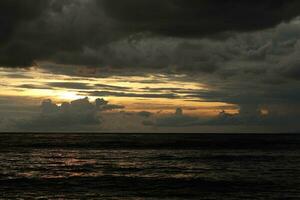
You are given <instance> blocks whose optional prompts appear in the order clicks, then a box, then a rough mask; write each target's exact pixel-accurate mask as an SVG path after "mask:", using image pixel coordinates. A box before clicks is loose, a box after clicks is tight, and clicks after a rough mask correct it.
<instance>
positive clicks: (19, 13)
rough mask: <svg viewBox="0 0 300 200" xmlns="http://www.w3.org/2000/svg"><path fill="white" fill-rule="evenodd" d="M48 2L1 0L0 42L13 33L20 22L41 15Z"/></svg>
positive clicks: (45, 0)
mask: <svg viewBox="0 0 300 200" xmlns="http://www.w3.org/2000/svg"><path fill="white" fill-rule="evenodd" d="M49 2H50V1H49V0H43V1H40V0H26V1H22V0H21V1H20V0H1V2H0V13H1V17H0V27H1V29H0V44H1V43H3V42H6V41H7V40H8V39H9V38H10V37H11V36H12V35H13V33H14V31H15V29H16V27H17V26H18V25H19V24H20V23H21V22H23V21H27V20H31V19H34V18H36V17H38V16H39V15H41V14H42V13H43V11H44V9H46V8H47V7H48V5H49Z"/></svg>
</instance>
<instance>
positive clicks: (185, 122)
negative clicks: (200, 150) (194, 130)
mask: <svg viewBox="0 0 300 200" xmlns="http://www.w3.org/2000/svg"><path fill="white" fill-rule="evenodd" d="M143 124H144V125H145V126H157V127H187V126H196V125H199V118H197V117H191V116H188V115H185V114H183V110H182V109H181V108H177V109H176V112H175V113H174V114H172V115H169V116H166V117H158V118H156V120H155V121H154V122H153V121H144V122H143Z"/></svg>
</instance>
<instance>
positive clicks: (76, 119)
mask: <svg viewBox="0 0 300 200" xmlns="http://www.w3.org/2000/svg"><path fill="white" fill-rule="evenodd" d="M122 108H124V107H123V106H119V105H112V104H108V102H107V101H105V100H104V99H96V100H95V102H94V103H91V102H90V101H89V99H88V98H84V99H78V100H74V101H72V102H70V103H62V104H61V105H57V104H55V103H53V102H52V101H51V100H44V101H43V102H42V104H41V106H40V114H38V116H37V117H33V118H32V119H30V120H25V121H24V122H19V121H18V122H16V123H17V126H18V127H19V128H21V129H22V130H33V131H38V130H43V131H45V130H50V131H51V130H53V131H55V130H77V131H80V130H86V129H87V130H91V129H92V128H94V129H95V130H97V129H98V131H99V128H100V127H99V125H100V124H101V111H107V110H114V109H122ZM91 127H92V128H91ZM77 128H78V129H77Z"/></svg>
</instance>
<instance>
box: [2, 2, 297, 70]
mask: <svg viewBox="0 0 300 200" xmlns="http://www.w3.org/2000/svg"><path fill="white" fill-rule="evenodd" d="M299 5H300V3H299V1H296V0H280V1H271V0H261V1H253V0H252V1H250V0H249V1H245V0H244V1H237V0H227V1H217V0H210V1H208V0H189V1H186V0H152V1H149V0H123V1H119V0H118V1H116V0H42V1H41V0H26V1H21V0H3V1H1V2H0V13H1V18H0V27H1V29H0V30H1V31H0V36H1V37H0V38H1V39H0V40H1V41H0V66H6V67H22V66H32V65H37V63H35V61H40V60H44V61H51V62H56V63H62V64H74V65H91V66H106V65H110V66H113V67H115V66H117V67H125V66H126V67H128V66H133V65H134V66H146V67H152V68H155V67H156V68H161V67H163V66H169V65H177V66H184V67H182V68H185V67H187V66H190V68H192V69H196V70H198V67H197V66H198V65H201V64H202V65H203V66H204V65H205V66H206V67H202V68H200V69H201V70H200V71H204V72H213V71H215V70H217V69H218V66H217V65H215V63H214V62H213V61H212V59H213V57H210V58H206V57H205V55H202V56H196V57H193V55H189V50H188V51H185V50H184V49H189V47H184V46H183V47H179V49H178V50H177V53H176V52H175V54H174V52H172V53H170V48H173V46H174V45H173V44H172V43H174V41H165V42H162V41H161V40H160V41H158V40H156V41H153V40H148V41H146V42H144V41H145V40H144V39H145V38H152V37H153V35H156V36H158V37H161V36H162V37H164V36H176V37H178V38H180V37H182V38H186V37H195V38H202V37H204V36H209V37H212V36H213V35H222V34H223V33H224V32H226V31H234V32H245V31H252V30H261V29H265V28H269V27H273V26H275V25H277V24H279V23H280V22H283V21H288V20H291V19H292V18H294V17H296V16H297V15H298V14H299V12H300V11H299V10H300V9H299ZM145 32H150V34H146V33H145ZM122 39H124V40H125V41H126V42H123V43H122V42H120V40H121V41H122ZM116 41H118V42H119V43H116ZM136 41H142V42H139V43H135V42H136ZM196 51H197V49H194V53H195V52H196ZM264 51H265V50H264V48H263V49H261V52H264ZM202 52H205V50H202ZM176 55H180V56H179V57H176ZM186 55H187V56H188V58H189V59H191V60H192V62H191V63H189V62H188V61H186V60H184V59H183V57H185V56H186ZM254 56H256V55H255V54H254Z"/></svg>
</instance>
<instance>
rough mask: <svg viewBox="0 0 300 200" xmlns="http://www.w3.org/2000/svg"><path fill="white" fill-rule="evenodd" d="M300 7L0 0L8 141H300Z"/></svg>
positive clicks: (236, 0)
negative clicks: (45, 135) (38, 135)
mask: <svg viewBox="0 0 300 200" xmlns="http://www.w3.org/2000/svg"><path fill="white" fill-rule="evenodd" d="M299 55H300V2H299V1H298V0H278V1H272V0H260V1H258V0H257V1H256V0H251V1H250V0H224V1H218V0H189V1H187V0H122V1H120V0H43V1H40V0H26V1H22V0H1V2H0V132H126V133H127V132H128V133H132V132H157V133H159V132H194V133H202V132H230V133H232V132H298V131H300V125H299V123H298V119H299V117H300V103H299V102H300V83H299V81H300V57H299Z"/></svg>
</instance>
